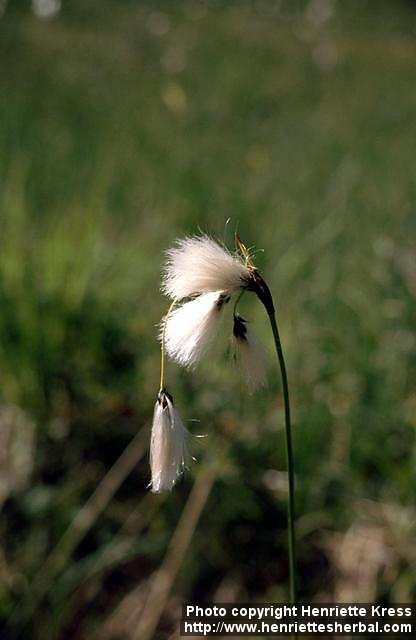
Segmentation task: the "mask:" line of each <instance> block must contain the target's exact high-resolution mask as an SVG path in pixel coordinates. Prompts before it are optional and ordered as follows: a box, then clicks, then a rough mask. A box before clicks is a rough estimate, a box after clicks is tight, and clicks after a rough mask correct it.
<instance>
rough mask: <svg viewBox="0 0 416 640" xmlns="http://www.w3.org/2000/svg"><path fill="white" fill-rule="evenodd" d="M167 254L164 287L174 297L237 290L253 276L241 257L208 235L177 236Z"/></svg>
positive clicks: (164, 290) (165, 291) (166, 292)
mask: <svg viewBox="0 0 416 640" xmlns="http://www.w3.org/2000/svg"><path fill="white" fill-rule="evenodd" d="M166 255H167V261H166V265H165V267H164V274H163V279H162V290H163V292H164V293H165V294H166V295H168V296H170V297H171V298H178V299H181V298H186V297H189V296H193V295H195V294H199V293H208V292H209V291H227V292H228V293H234V292H235V291H238V290H239V289H241V287H242V286H244V283H245V282H246V281H247V280H248V279H249V278H250V271H249V269H248V268H247V267H246V265H245V264H244V262H243V260H242V259H241V258H239V257H238V256H235V255H233V254H232V253H230V252H229V251H228V250H227V249H224V248H223V247H221V246H220V245H219V244H218V243H217V242H215V240H212V239H211V238H209V237H208V236H206V235H202V236H194V237H188V238H183V239H181V240H177V242H176V246H175V247H173V248H172V249H169V250H168V251H167V254H166Z"/></svg>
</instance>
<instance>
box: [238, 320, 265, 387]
mask: <svg viewBox="0 0 416 640" xmlns="http://www.w3.org/2000/svg"><path fill="white" fill-rule="evenodd" d="M233 341H234V347H235V360H236V364H237V366H238V367H239V369H240V370H241V372H242V374H243V375H244V377H245V379H246V382H247V385H248V388H249V390H250V392H251V393H252V392H253V391H255V390H256V389H259V388H261V387H264V386H266V383H267V368H268V357H267V352H266V349H265V348H264V346H263V345H262V344H261V343H260V342H259V341H258V340H257V339H256V337H255V336H254V335H253V333H252V331H250V330H249V329H248V327H247V321H246V320H244V318H242V317H241V316H238V315H237V316H235V317H234V329H233Z"/></svg>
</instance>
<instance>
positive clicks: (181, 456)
mask: <svg viewBox="0 0 416 640" xmlns="http://www.w3.org/2000/svg"><path fill="white" fill-rule="evenodd" d="M188 435H189V433H188V431H187V430H186V428H185V426H184V424H183V422H182V419H181V417H180V415H179V412H178V410H177V409H176V407H175V406H174V404H173V401H172V398H171V397H170V396H169V394H167V393H166V392H164V391H161V392H160V393H159V395H158V398H157V400H156V404H155V410H154V413H153V424H152V436H151V440H150V468H151V472H152V480H151V483H150V485H151V487H152V491H153V492H154V493H159V492H160V491H170V490H171V489H172V487H173V485H174V484H175V482H176V480H177V478H178V476H179V475H180V474H181V473H182V471H183V468H184V466H185V463H186V458H187V446H186V441H187V437H188Z"/></svg>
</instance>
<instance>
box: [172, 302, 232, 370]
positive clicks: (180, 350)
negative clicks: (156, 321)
mask: <svg viewBox="0 0 416 640" xmlns="http://www.w3.org/2000/svg"><path fill="white" fill-rule="evenodd" d="M228 300H229V295H228V293H225V292H224V291H213V292H211V293H204V294H202V295H200V296H198V297H197V298H195V300H191V301H190V302H185V304H183V305H181V306H180V307H178V308H177V309H174V310H173V311H171V312H170V313H169V315H168V316H167V318H164V319H163V320H162V324H161V332H160V339H163V327H164V326H165V331H164V341H165V349H166V353H167V354H168V355H169V356H170V357H171V358H172V359H173V360H176V362H178V363H179V364H181V365H182V366H186V367H192V366H195V365H196V364H197V363H198V362H199V360H200V359H201V357H202V356H203V355H204V354H205V352H206V351H207V349H208V348H209V346H210V345H211V344H212V342H213V340H214V338H215V336H216V335H217V332H218V328H219V320H220V316H221V311H222V309H223V306H224V304H226V303H227V302H228Z"/></svg>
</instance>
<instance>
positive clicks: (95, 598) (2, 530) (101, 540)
mask: <svg viewBox="0 0 416 640" xmlns="http://www.w3.org/2000/svg"><path fill="white" fill-rule="evenodd" d="M415 8H416V7H415V5H414V3H413V2H410V1H408V2H405V1H404V0H403V1H402V0H398V1H396V2H385V1H384V0H383V1H380V2H377V3H373V2H356V1H354V2H349V3H340V2H338V3H336V2H331V1H329V0H312V1H310V2H306V1H305V2H303V1H302V2H301V1H300V0H299V1H296V2H293V3H292V2H286V1H282V2H276V3H275V2H271V1H270V2H263V1H261V0H251V1H243V0H241V1H238V2H237V1H234V2H233V1H230V2H225V1H216V0H211V1H207V2H197V1H196V0H188V1H186V0H178V1H176V2H174V3H173V2H172V3H171V2H162V1H160V2H156V1H155V2H150V1H142V2H139V1H136V2H134V1H133V0H130V1H127V0H125V1H120V2H114V1H110V0H102V1H101V2H99V1H98V0H84V1H82V2H81V1H80V0H74V1H73V2H71V3H65V2H63V3H62V6H60V4H59V3H58V2H56V1H54V0H50V1H49V2H45V0H43V1H40V0H37V2H33V3H32V4H30V3H28V2H16V3H13V2H9V3H7V2H5V3H2V4H1V3H0V10H1V11H3V13H2V15H1V17H0V505H1V509H2V514H1V515H2V517H1V519H0V619H1V624H2V628H4V634H5V635H4V637H5V638H7V639H8V638H24V639H33V640H44V639H45V638H48V639H49V638H51V639H56V640H69V639H71V640H83V639H86V638H88V639H94V638H100V639H106V638H108V639H115V638H117V639H123V640H124V639H130V638H132V639H133V638H135V637H140V638H141V639H145V638H149V640H150V639H151V638H154V639H155V640H165V639H166V640H167V639H168V638H178V637H179V636H178V635H177V623H178V620H179V618H180V610H181V605H182V602H183V601H196V602H213V601H217V602H254V601H258V602H274V603H278V602H287V601H288V597H289V594H288V560H287V530H286V507H287V475H286V457H285V437H284V412H283V400H282V393H281V382H280V374H279V369H278V367H277V365H276V363H275V360H274V358H273V343H272V335H271V332H270V327H269V325H268V323H267V316H266V314H265V312H264V309H263V308H262V307H261V305H260V304H259V302H258V301H257V300H256V298H255V296H250V295H248V294H247V295H245V296H244V298H243V300H242V303H241V312H242V313H243V315H244V317H246V318H247V319H248V320H249V321H250V328H251V329H252V330H253V331H255V333H256V334H257V336H258V338H259V339H260V340H261V341H262V342H263V344H264V345H265V346H266V348H267V349H268V351H269V352H270V362H269V371H268V384H267V386H266V388H264V389H262V390H261V391H259V392H256V393H254V394H249V393H248V392H247V388H246V386H245V383H244V380H243V379H242V377H241V373H240V372H239V370H238V369H236V367H235V366H234V363H233V357H232V354H231V349H230V333H231V325H230V318H231V316H230V313H229V312H227V313H228V315H227V318H225V319H224V323H223V326H222V330H221V332H220V335H219V337H218V340H217V342H216V344H215V345H214V347H213V350H212V351H211V352H210V354H209V357H207V358H206V359H205V360H204V361H203V362H201V364H200V365H199V366H198V367H197V369H195V371H193V372H188V371H186V370H184V369H181V368H179V367H178V366H177V365H175V364H174V363H169V364H168V365H167V381H168V388H169V390H170V392H171V393H172V394H173V395H174V398H175V402H176V404H177V406H178V408H179V410H180V412H181V415H182V417H183V418H184V420H185V423H186V425H187V427H188V428H189V430H190V431H191V433H192V434H193V436H196V435H204V436H205V437H204V438H196V437H195V438H194V437H192V438H191V446H192V453H193V455H194V456H195V458H196V461H195V462H191V463H190V465H189V469H188V470H187V471H186V472H185V473H184V475H183V477H182V478H181V479H180V481H179V482H178V484H177V485H176V486H175V488H174V490H173V492H172V493H171V494H167V495H165V494H162V495H155V494H152V493H150V492H149V489H148V483H149V480H150V475H149V460H148V444H149V437H150V426H151V420H152V413H153V406H154V402H155V397H156V394H157V391H158V384H159V368H160V350H159V344H158V341H157V334H158V328H157V325H158V323H159V322H160V319H161V317H162V316H163V314H164V313H165V312H166V310H167V307H168V305H169V302H168V300H167V299H166V298H164V297H163V295H162V294H161V293H160V274H161V268H162V264H163V261H164V251H165V250H166V249H167V248H168V247H169V246H170V245H171V244H172V242H173V241H174V240H175V238H178V237H181V236H184V235H187V234H195V233H199V232H200V231H202V232H206V233H209V234H211V235H213V236H214V237H217V238H219V239H220V241H222V242H225V243H226V244H228V246H229V247H230V248H231V249H233V247H234V233H235V231H236V230H238V233H239V234H240V236H241V238H242V240H243V241H244V242H245V244H246V245H248V246H253V247H255V250H256V253H255V260H256V263H257V264H258V267H259V269H260V271H261V273H262V274H263V275H264V277H265V279H266V280H267V282H268V283H269V284H270V287H271V289H272V291H273V293H274V296H275V299H276V303H277V315H278V319H279V325H280V329H281V334H282V343H283V347H284V351H285V356H286V360H287V368H288V374H289V384H290V392H291V401H292V412H293V423H294V426H293V431H294V434H293V437H294V451H295V467H296V532H297V546H298V549H297V552H298V590H299V599H300V600H301V601H304V602H342V601H343V602H379V603H383V604H386V603H398V602H402V603H403V602H414V601H415V596H416V578H415V575H416V573H415V571H416V552H415V544H414V541H415V534H416V524H415V523H416V505H415V480H416V474H415V466H416V441H415V426H416V422H415V413H416V397H415V389H414V381H415V374H416V338H415V333H414V324H415V307H416V305H415V296H416V249H415V241H416V215H415V203H416V173H415V140H416V76H415V60H416V13H415ZM113 465H115V466H113ZM87 501H89V502H87ZM161 585H162V586H161ZM135 633H137V634H138V633H140V635H137V636H136V635H134V634H135ZM146 634H147V635H146ZM175 634H176V635H175ZM2 637H3V636H2Z"/></svg>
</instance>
